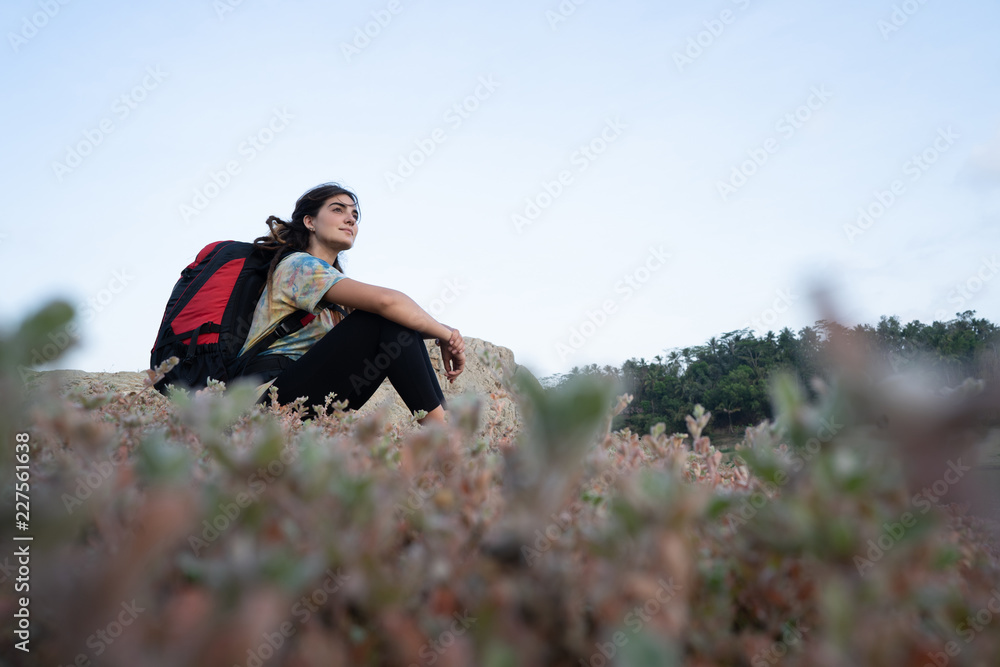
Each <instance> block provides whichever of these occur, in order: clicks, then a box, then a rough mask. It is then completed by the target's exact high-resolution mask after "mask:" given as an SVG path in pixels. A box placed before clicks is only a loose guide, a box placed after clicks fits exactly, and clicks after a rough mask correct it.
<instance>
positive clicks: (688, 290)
mask: <svg viewBox="0 0 1000 667" xmlns="http://www.w3.org/2000/svg"><path fill="white" fill-rule="evenodd" d="M998 23H1000V5H998V4H997V3H996V2H989V1H986V0H953V1H952V2H948V3H945V2H941V1H940V0H906V1H905V2H898V1H897V2H889V1H881V0H865V1H864V2H862V1H860V0H859V1H852V0H847V1H843V2H836V3H834V2H821V3H803V2H791V1H783V0H712V1H704V2H702V1H694V2H684V3H658V2H637V1H630V0H625V1H623V2H615V3H612V2H608V1H607V0H583V1H580V0H562V2H559V1H558V0H551V1H548V2H545V1H542V2H527V1H520V0H511V1H509V2H505V3H487V4H480V3H459V2H429V1H423V2H411V1H408V0H374V1H365V2H354V3H328V2H319V1H318V0H295V1H289V2H278V1H277V0H173V1H171V2H167V1H166V0H148V1H146V2H142V3H122V2H110V1H102V0H89V1H87V2H83V1H78V0H7V1H6V2H5V3H3V5H2V7H0V26H2V29H3V33H4V42H5V44H4V46H2V47H0V51H2V52H3V55H2V57H0V76H2V82H3V90H5V91H6V94H5V95H4V101H3V102H2V104H0V119H2V127H3V130H4V131H3V138H2V142H3V143H2V145H3V151H2V155H3V159H2V160H0V177H2V182H3V184H4V191H5V196H4V197H3V199H2V201H0V272H2V273H0V276H2V278H3V281H4V284H6V285H8V286H9V288H8V290H6V292H5V294H4V297H3V299H2V301H0V329H2V330H3V331H9V330H10V329H11V328H12V327H14V326H16V324H17V323H18V322H19V321H20V320H21V319H22V318H23V317H25V316H26V315H27V314H28V313H30V312H34V311H35V310H37V309H38V308H40V307H41V306H43V305H44V304H46V303H48V302H49V301H50V300H52V299H56V298H61V299H64V300H67V301H68V302H70V303H71V304H72V305H73V306H74V307H75V309H76V313H77V319H76V320H75V322H74V328H73V333H76V337H77V341H76V342H75V343H72V344H67V342H66V341H67V340H68V338H69V337H67V336H62V335H56V336H54V337H52V338H51V339H50V340H49V341H39V345H38V352H39V354H38V355H37V357H36V361H37V364H38V365H37V366H35V367H36V368H38V369H42V370H49V369H54V368H75V369H82V370H87V371H111V372H114V371H135V370H141V369H144V368H147V367H148V366H149V354H150V349H151V347H152V344H153V340H154V338H155V336H156V331H157V328H158V326H159V324H160V319H161V318H162V316H163V310H164V307H165V305H166V301H167V298H168V296H169V295H170V291H171V289H172V287H173V285H174V282H175V281H176V280H177V278H178V277H179V273H180V269H181V268H182V267H183V266H185V265H186V264H188V263H189V262H190V261H191V260H192V259H193V258H194V256H195V255H196V254H197V252H198V250H200V249H201V248H202V247H203V246H205V245H206V244H208V243H211V242H213V241H217V240H223V239H237V240H244V241H252V240H253V239H254V238H255V237H257V236H260V235H262V234H264V233H265V232H266V231H267V227H266V225H265V220H266V219H267V217H268V216H270V215H277V216H279V217H282V218H285V219H287V218H288V217H289V216H290V214H291V212H292V209H293V207H294V203H295V200H296V199H297V198H298V197H299V196H300V195H301V194H302V193H303V192H305V191H306V190H308V189H310V188H311V187H313V186H315V185H317V184H320V183H324V182H328V181H335V182H338V183H341V184H343V185H345V186H347V187H348V188H350V189H352V190H353V191H354V192H355V193H356V194H357V195H358V198H359V201H360V208H361V222H360V226H359V230H358V236H357V240H356V242H355V245H354V247H353V248H352V249H351V250H350V251H347V252H345V253H344V254H343V255H342V262H343V264H344V267H345V272H346V274H347V275H348V276H349V277H351V278H353V279H355V280H360V281H362V282H365V283H370V284H375V285H380V286H383V287H390V288H393V289H397V290H399V291H401V292H403V293H405V294H407V295H409V296H410V297H412V298H413V299H414V300H415V301H416V302H417V303H418V304H420V306H421V307H422V308H424V309H425V310H427V311H428V312H430V313H431V314H432V315H433V316H434V317H435V318H436V319H437V320H438V321H440V322H443V323H444V324H447V325H449V326H452V327H457V328H458V329H459V331H460V332H461V333H462V334H463V335H464V336H466V337H475V338H482V339H485V340H488V341H490V342H492V343H494V344H496V345H501V346H504V347H507V348H510V349H511V350H512V351H513V353H514V357H515V360H516V361H517V362H518V363H520V364H522V365H525V366H527V367H528V368H529V369H530V370H531V371H532V372H533V373H534V374H535V375H536V376H538V377H544V376H550V375H553V374H557V373H565V372H568V371H569V370H570V369H572V368H573V367H574V366H581V367H582V366H585V365H588V364H591V363H596V364H598V365H601V366H603V365H606V364H610V365H616V366H617V365H620V364H621V363H622V362H624V361H625V360H627V359H638V358H645V359H647V360H650V359H652V358H654V357H655V356H656V355H663V354H665V353H666V351H668V350H670V349H674V348H682V347H688V346H693V345H699V344H702V343H704V342H705V341H707V340H708V339H709V338H710V337H712V336H718V335H721V334H723V333H725V332H730V331H734V330H738V329H743V328H749V329H751V330H753V331H754V333H755V334H756V335H763V334H765V333H766V332H767V331H768V330H773V331H775V332H778V331H780V330H781V329H782V328H784V327H789V328H791V329H792V330H793V331H798V330H799V329H801V328H802V327H804V326H807V325H811V324H813V323H814V322H815V321H816V319H817V318H818V317H819V316H820V315H819V313H818V311H817V310H816V307H815V305H814V302H813V300H812V299H811V298H810V296H809V294H810V290H811V289H813V287H815V286H817V285H825V286H826V287H827V288H828V289H830V290H831V291H832V294H833V296H834V299H835V303H836V304H837V307H838V312H839V314H840V315H839V318H840V320H841V321H842V323H844V324H846V325H848V326H853V325H855V324H858V323H863V322H867V323H871V324H874V323H877V321H878V319H879V317H880V316H881V315H896V316H898V317H899V318H900V320H901V321H902V322H903V323H904V324H905V323H906V322H909V321H912V320H920V321H921V322H924V323H930V322H932V321H934V320H949V319H953V318H954V317H955V315H956V313H958V312H962V311H965V310H974V311H976V314H977V316H979V317H985V318H987V319H989V320H991V321H993V322H998V323H1000V265H998V263H997V258H998V255H1000V252H998V251H1000V224H998V223H1000V86H998V85H997V84H998V77H997V72H1000V42H998V40H997V39H996V28H995V26H996V25H997V24H998ZM57 333H58V332H57ZM57 352H58V353H59V356H58V357H57Z"/></svg>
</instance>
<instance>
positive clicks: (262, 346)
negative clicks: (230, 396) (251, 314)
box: [230, 310, 312, 377]
mask: <svg viewBox="0 0 1000 667" xmlns="http://www.w3.org/2000/svg"><path fill="white" fill-rule="evenodd" d="M307 315H312V313H309V312H307V311H305V310H296V311H295V312H294V313H291V314H290V315H286V316H285V317H283V318H282V320H281V321H280V322H278V326H276V327H275V328H274V330H273V331H271V333H269V334H267V335H266V336H264V337H263V338H262V339H260V340H259V341H257V342H256V343H255V344H254V346H253V347H251V348H250V349H249V350H247V351H246V352H244V353H243V354H241V355H240V356H239V357H237V358H236V360H235V361H234V362H233V370H232V372H231V373H230V377H237V376H239V375H241V374H242V373H243V370H244V369H245V368H246V366H247V364H248V363H250V360H251V359H253V358H254V357H256V356H257V355H258V354H260V353H261V352H263V351H264V350H266V349H267V348H269V347H271V344H272V343H274V341H276V340H278V339H279V338H283V337H285V336H287V335H288V334H292V333H295V332H296V331H298V330H299V329H301V328H302V327H304V326H305V325H304V324H302V318H304V317H306V316H307Z"/></svg>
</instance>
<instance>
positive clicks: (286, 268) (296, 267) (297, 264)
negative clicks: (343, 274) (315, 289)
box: [275, 250, 340, 278]
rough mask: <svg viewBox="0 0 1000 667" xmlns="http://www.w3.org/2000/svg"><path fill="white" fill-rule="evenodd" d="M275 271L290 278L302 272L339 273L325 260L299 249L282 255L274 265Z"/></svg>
mask: <svg viewBox="0 0 1000 667" xmlns="http://www.w3.org/2000/svg"><path fill="white" fill-rule="evenodd" d="M275 272H276V273H277V272H280V273H281V274H282V275H284V276H288V277H290V278H293V277H297V276H300V275H302V274H303V273H331V272H332V273H340V272H339V271H337V269H336V268H334V267H332V266H330V264H329V263H328V262H327V261H326V260H324V259H321V258H319V257H316V256H315V255H312V254H310V253H308V252H304V251H301V250H294V251H292V252H290V253H288V254H287V255H285V256H284V257H282V258H281V260H280V261H279V262H278V266H277V267H275Z"/></svg>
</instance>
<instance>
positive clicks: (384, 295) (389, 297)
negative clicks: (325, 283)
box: [323, 278, 452, 342]
mask: <svg viewBox="0 0 1000 667" xmlns="http://www.w3.org/2000/svg"><path fill="white" fill-rule="evenodd" d="M323 299H324V300H325V301H330V302H331V303H339V304H341V305H343V306H350V307H351V308H357V309H359V310H367V311H368V312H370V313H375V314H377V315H381V316H382V317H384V318H385V319H387V320H391V321H392V322H396V323H397V324H402V325H403V326H405V327H410V328H411V329H414V330H416V331H418V332H420V333H421V335H422V336H423V337H424V338H430V337H433V338H437V339H438V340H443V341H445V342H447V341H448V340H449V339H450V338H451V332H452V328H451V327H448V326H445V325H444V324H441V323H440V322H438V321H437V320H435V319H434V318H433V317H431V316H430V315H429V314H428V313H427V311H425V310H424V309H423V308H421V307H420V306H418V305H417V302H416V301H414V300H413V299H411V298H410V297H408V296H406V295H405V294H403V293H402V292H400V291H398V290H394V289H390V288H388V287H379V286H377V285H369V284H367V283H363V282H359V281H357V280H353V279H351V278H341V279H340V280H338V281H337V284H336V285H334V286H333V287H331V288H330V289H328V290H327V291H326V294H324V295H323Z"/></svg>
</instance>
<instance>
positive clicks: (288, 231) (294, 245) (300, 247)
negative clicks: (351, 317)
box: [253, 183, 361, 313]
mask: <svg viewBox="0 0 1000 667" xmlns="http://www.w3.org/2000/svg"><path fill="white" fill-rule="evenodd" d="M337 195H347V196H348V197H350V198H351V200H352V201H353V202H354V205H355V206H358V197H357V195H355V194H354V193H353V192H351V191H350V190H348V189H347V188H345V187H343V186H342V185H340V184H339V183H323V184H322V185H317V186H316V187H314V188H312V189H311V190H308V191H307V192H306V193H305V194H304V195H302V196H301V197H299V199H298V201H296V202H295V210H294V211H292V219H291V220H290V221H287V222H286V221H284V220H282V219H281V218H279V217H278V216H276V215H272V216H270V217H269V218H268V219H267V226H268V228H269V229H270V230H271V231H270V233H268V234H265V235H264V236H259V237H257V238H256V239H254V241H253V244H254V246H255V247H256V248H259V249H261V250H265V251H268V252H273V253H274V257H273V258H272V259H271V265H270V266H269V267H268V269H267V286H268V293H270V292H271V289H270V288H271V283H272V280H271V279H272V277H273V276H274V267H276V266H278V262H280V261H281V260H282V259H284V257H285V256H286V255H287V254H288V253H290V252H296V251H301V252H306V248H308V247H309V230H308V229H307V228H306V223H305V217H306V216H307V215H311V216H313V217H315V216H316V214H317V213H319V210H320V209H321V208H322V207H323V204H324V202H326V200H328V199H329V198H330V197H336V196H337ZM358 219H359V220H360V219H361V208H360V207H358ZM333 268H335V269H337V270H338V271H340V272H341V273H343V272H344V269H343V268H342V267H341V265H340V257H339V256H338V257H337V259H335V260H334V262H333ZM346 310H347V312H348V313H350V312H351V311H352V310H353V309H352V308H346Z"/></svg>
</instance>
